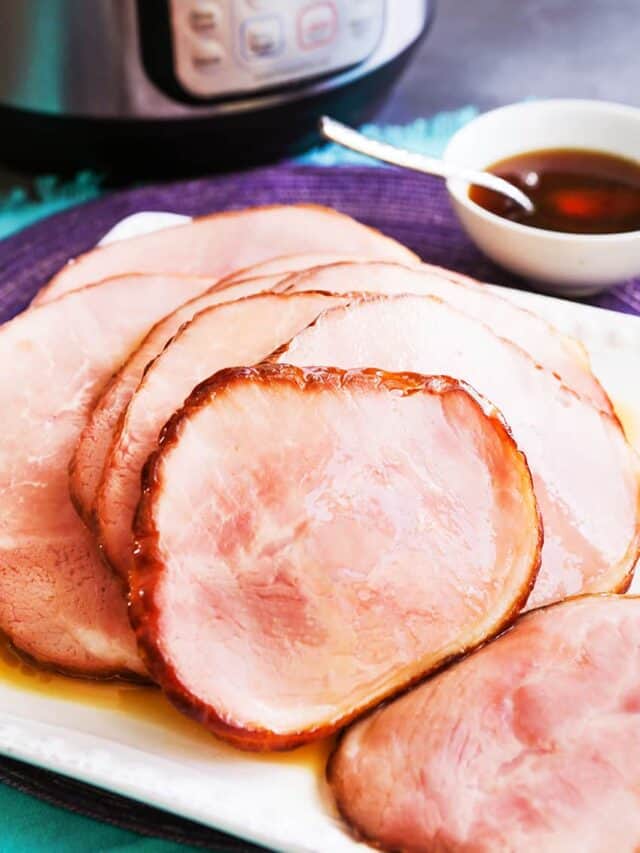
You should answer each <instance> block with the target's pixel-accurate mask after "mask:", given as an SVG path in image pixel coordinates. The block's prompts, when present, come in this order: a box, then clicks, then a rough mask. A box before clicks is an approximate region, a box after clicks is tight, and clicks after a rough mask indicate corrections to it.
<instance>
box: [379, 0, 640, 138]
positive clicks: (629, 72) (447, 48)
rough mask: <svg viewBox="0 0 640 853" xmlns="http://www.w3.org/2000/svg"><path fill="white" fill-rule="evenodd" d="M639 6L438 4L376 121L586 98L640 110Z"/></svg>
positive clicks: (500, 1)
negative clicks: (550, 99) (537, 100)
mask: <svg viewBox="0 0 640 853" xmlns="http://www.w3.org/2000/svg"><path fill="white" fill-rule="evenodd" d="M639 44H640V2H639V0H439V2H437V8H436V15H435V19H434V24H433V26H432V28H431V31H430V33H429V34H428V35H427V38H426V39H425V40H424V41H423V43H422V44H421V45H420V47H419V48H418V51H417V53H416V55H415V56H414V58H413V61H412V63H411V65H410V67H409V68H408V69H407V71H406V73H405V75H404V77H403V78H402V79H401V81H400V83H399V85H398V86H397V88H396V90H395V92H394V94H393V96H392V98H391V99H390V100H389V102H388V103H387V106H386V107H385V108H384V109H383V110H382V111H381V112H380V114H379V116H378V121H381V122H405V121H408V120H409V119H411V118H415V117H417V116H421V115H429V114H430V113H434V112H437V111H439V110H449V109H455V108H457V107H461V106H466V105H467V104H473V105H475V106H478V107H480V109H483V110H484V109H489V108H491V107H495V106H498V105H500V104H507V103H510V102H512V101H520V100H523V99H524V98H528V97H532V96H535V97H538V98H544V97H581V98H601V99H605V100H612V101H622V102H626V103H630V104H633V105H639V106H640V50H639Z"/></svg>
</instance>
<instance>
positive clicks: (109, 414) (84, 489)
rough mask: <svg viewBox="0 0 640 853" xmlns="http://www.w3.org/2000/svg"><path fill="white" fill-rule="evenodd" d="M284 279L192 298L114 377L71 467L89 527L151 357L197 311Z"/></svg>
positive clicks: (255, 280)
mask: <svg viewBox="0 0 640 853" xmlns="http://www.w3.org/2000/svg"><path fill="white" fill-rule="evenodd" d="M279 281H280V276H278V275H273V276H263V277H261V278H253V279H250V280H247V281H239V282H237V283H235V284H233V286H229V287H226V288H225V289H224V290H220V289H218V287H217V286H216V287H213V288H212V289H210V290H208V291H207V292H205V293H203V294H202V295H201V296H197V297H196V298H195V299H192V300H190V301H189V302H186V303H185V304H184V305H181V306H180V307H179V308H178V309H177V310H176V311H174V312H173V313H171V314H169V316H168V317H164V318H163V319H162V320H160V321H159V322H158V323H156V325H155V326H154V327H153V328H152V329H151V331H150V332H149V333H148V334H147V336H146V337H145V339H144V340H143V341H142V343H141V344H140V346H139V347H138V348H137V349H136V350H134V352H132V353H131V355H130V356H129V358H128V359H127V361H125V363H124V364H123V365H122V366H121V367H120V369H119V370H118V372H117V373H116V374H115V375H114V376H113V377H112V379H111V380H110V382H109V384H108V385H107V386H106V387H105V388H104V389H103V392H102V394H101V396H100V397H99V398H98V400H97V401H96V404H95V406H94V407H93V410H92V411H91V413H90V415H89V418H88V420H87V423H86V425H85V428H84V429H83V430H82V433H81V435H80V438H79V440H78V444H77V447H76V449H75V452H74V454H73V457H72V459H71V464H70V466H69V487H70V491H71V498H72V500H73V503H74V505H75V507H76V510H77V511H78V513H79V515H80V517H81V518H82V519H83V520H84V522H85V524H87V525H88V526H89V528H91V529H94V528H95V517H94V503H95V500H96V495H97V492H98V486H99V485H100V480H101V479H102V474H103V471H104V465H105V460H106V458H107V456H108V454H109V450H110V448H111V445H112V443H113V438H114V432H115V430H116V427H117V425H118V422H119V421H120V419H121V417H122V415H123V413H124V410H125V409H126V407H127V405H128V403H129V400H130V399H131V396H132V395H133V392H134V391H135V390H136V388H137V386H138V384H139V382H140V380H141V379H142V375H143V373H144V370H145V368H146V366H147V365H148V364H149V362H151V361H152V360H153V359H154V358H155V357H156V355H158V353H159V352H161V350H162V349H163V348H164V346H165V345H166V344H167V343H168V341H169V340H170V339H171V338H172V337H173V336H174V335H175V334H176V332H177V331H178V330H179V329H180V327H181V326H183V325H184V324H185V323H188V322H189V320H191V319H192V317H193V316H194V314H197V313H198V312H199V311H202V310H203V309H205V308H209V307H210V306H212V305H218V304H219V303H221V302H228V301H230V300H233V299H240V298H241V297H244V296H249V295H251V294H254V293H259V292H260V291H262V290H269V289H270V288H271V287H274V286H275V285H277V283H278V282H279ZM203 289H204V288H203ZM194 384H195V383H194ZM192 387H193V386H192ZM189 390H191V389H189ZM185 396H186V394H185ZM183 399H184V398H183ZM179 402H180V403H181V402H182V400H180V401H179Z"/></svg>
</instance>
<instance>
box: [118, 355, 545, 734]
mask: <svg viewBox="0 0 640 853" xmlns="http://www.w3.org/2000/svg"><path fill="white" fill-rule="evenodd" d="M372 425H373V428H372ZM135 533H136V537H137V547H136V554H135V565H134V569H133V571H132V573H131V581H132V590H131V603H132V604H131V607H132V611H131V616H132V622H133V624H134V625H135V627H136V631H137V635H138V640H139V643H140V644H141V648H142V650H143V652H144V655H145V659H146V660H147V661H148V665H149V667H150V671H151V673H152V674H153V676H154V677H155V678H156V679H157V680H158V681H159V683H160V684H161V686H162V687H163V688H164V690H165V691H166V692H167V694H168V696H169V698H170V699H171V700H172V701H173V702H174V703H175V704H176V705H177V706H178V707H179V708H180V709H181V710H183V711H184V712H186V713H187V714H189V715H191V716H193V717H195V718H196V719H198V720H200V721H201V722H203V723H204V724H205V725H206V726H207V727H208V728H209V729H210V730H211V731H212V732H214V733H215V734H218V735H220V736H221V737H223V738H225V739H227V740H229V741H231V742H233V743H235V744H236V745H238V746H240V747H243V748H246V749H254V750H264V749H276V748H287V747H291V746H295V745H296V744H299V743H302V742H304V741H308V740H311V739H314V738H317V737H321V736H323V735H325V734H327V733H329V732H331V731H333V730H335V729H336V728H338V727H339V726H341V725H343V724H344V723H345V722H346V721H348V720H349V719H351V718H353V717H355V716H356V715H357V714H359V713H360V712H362V711H363V710H364V709H366V708H368V707H370V706H372V705H373V704H375V703H377V702H379V701H380V700H381V699H383V698H385V697H387V696H390V695H392V694H394V693H396V692H397V691H399V690H401V689H403V688H404V687H406V686H407V685H408V684H410V683H411V682H412V681H414V680H416V679H418V678H421V677H422V676H423V675H424V674H425V673H427V672H429V671H431V670H433V669H435V668H437V667H438V666H440V665H442V663H443V661H445V660H448V659H449V658H451V657H454V656H456V655H458V654H460V653H461V652H463V651H464V650H465V649H468V648H471V647H473V646H475V645H477V644H478V643H480V642H482V641H483V640H484V639H485V638H486V637H487V636H489V635H491V634H494V633H495V632H497V631H498V630H500V628H501V627H502V626H504V625H505V624H506V623H508V622H509V621H510V620H511V619H512V618H513V616H514V614H515V612H516V611H517V610H518V608H519V607H520V605H521V603H522V602H523V601H524V599H525V598H526V596H527V594H528V590H529V588H530V586H531V583H532V581H533V578H534V576H535V572H536V569H537V565H538V558H539V544H540V529H539V524H538V515H537V510H536V505H535V499H534V496H533V489H532V485H531V478H530V475H529V471H528V469H527V466H526V462H525V460H524V457H523V456H522V454H521V453H520V452H519V451H518V449H517V448H516V446H515V444H514V442H513V440H512V438H511V436H510V434H509V432H508V430H507V428H506V427H505V425H504V423H503V421H502V419H501V418H500V417H499V416H498V415H496V413H495V410H494V409H493V407H491V406H489V405H488V404H486V403H485V402H484V401H483V400H481V399H480V398H478V397H477V396H476V395H474V394H473V392H471V391H469V390H467V389H466V388H465V387H464V386H463V385H461V384H460V383H458V382H457V381H455V380H451V379H448V378H438V377H435V378H434V377H421V376H417V375H415V374H402V375H400V374H397V375H390V374H385V373H382V372H381V371H348V372H343V371H338V370H334V369H318V370H315V371H302V370H297V369H295V368H291V367H288V366H278V365H261V366H260V367H258V368H254V369H251V368H235V369H231V370H228V371H222V372H221V373H218V374H216V376H214V377H213V378H212V379H210V380H209V381H207V382H205V383H204V384H203V385H202V386H200V387H199V388H198V389H196V391H194V393H193V394H192V395H191V397H190V398H189V400H188V401H187V403H186V404H185V406H184V408H183V409H182V411H181V412H180V413H178V414H177V415H176V416H175V417H174V418H173V419H172V420H171V422H170V423H169V424H168V425H167V427H166V428H165V431H164V436H163V440H162V447H161V449H160V451H159V453H157V454H156V455H155V456H153V457H152V458H151V459H150V460H149V463H148V465H147V466H146V469H145V489H144V495H143V498H142V501H141V503H140V507H139V509H138V514H137V518H136V527H135Z"/></svg>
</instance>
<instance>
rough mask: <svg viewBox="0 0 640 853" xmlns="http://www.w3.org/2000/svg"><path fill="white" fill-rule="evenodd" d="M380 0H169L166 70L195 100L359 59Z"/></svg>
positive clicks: (380, 17) (374, 34)
mask: <svg viewBox="0 0 640 853" xmlns="http://www.w3.org/2000/svg"><path fill="white" fill-rule="evenodd" d="M385 5H386V0H169V23H170V33H171V50H172V56H173V71H174V76H175V79H176V80H177V82H178V84H179V85H180V87H181V88H182V89H183V90H184V91H185V92H186V93H187V95H189V96H190V97H195V98H216V97H223V96H229V95H234V94H243V93H246V92H248V91H252V92H254V91H260V90H263V89H269V88H272V87H277V86H282V85H286V84H291V83H297V82H299V81H302V80H305V79H306V78H308V77H313V76H319V75H323V74H330V73H335V72H337V71H340V70H341V69H343V68H347V67H349V66H351V65H355V64H357V63H359V62H362V61H364V60H365V59H366V58H367V57H368V56H369V55H370V54H371V53H372V52H373V51H374V50H375V48H376V46H377V44H378V42H379V41H380V38H381V37H382V34H383V29H384V23H385Z"/></svg>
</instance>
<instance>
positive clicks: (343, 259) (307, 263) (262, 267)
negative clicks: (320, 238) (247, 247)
mask: <svg viewBox="0 0 640 853" xmlns="http://www.w3.org/2000/svg"><path fill="white" fill-rule="evenodd" d="M367 260H371V258H370V257H369V258H366V257H363V256H355V255H345V254H341V255H336V254H335V253H332V252H315V253H313V254H312V253H306V254H295V255H282V256H281V257H279V258H270V259H269V260H267V261H262V263H259V264H254V265H253V266H250V267H246V268H245V269H242V270H236V271H235V272H232V273H231V274H230V275H229V276H227V277H226V278H224V279H222V280H221V281H220V285H221V286H225V285H227V284H232V283H234V282H236V281H242V280H243V279H247V278H254V277H255V276H264V275H278V276H280V277H282V278H285V277H287V276H290V275H293V274H294V273H299V272H303V271H305V270H308V269H312V268H313V267H326V266H329V265H331V264H340V263H358V262H360V261H367ZM308 289H311V290H312V289H313V288H308Z"/></svg>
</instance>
